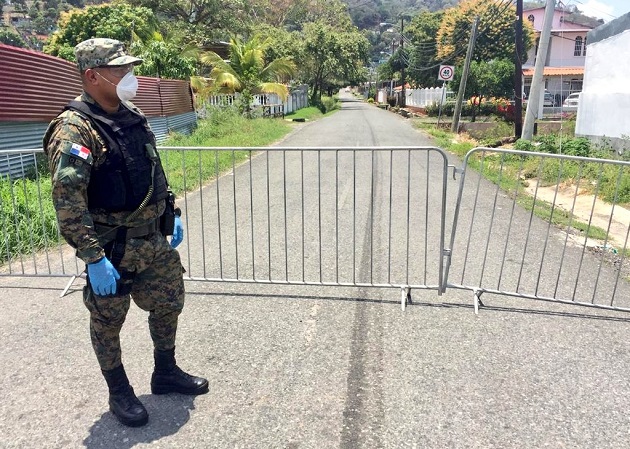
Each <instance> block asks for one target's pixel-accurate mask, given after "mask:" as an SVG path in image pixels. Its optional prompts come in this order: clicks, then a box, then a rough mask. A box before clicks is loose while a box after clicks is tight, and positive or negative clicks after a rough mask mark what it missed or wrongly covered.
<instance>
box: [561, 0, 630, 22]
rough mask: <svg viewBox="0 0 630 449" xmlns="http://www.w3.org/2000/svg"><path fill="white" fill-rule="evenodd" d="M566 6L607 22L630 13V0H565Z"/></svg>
mask: <svg viewBox="0 0 630 449" xmlns="http://www.w3.org/2000/svg"><path fill="white" fill-rule="evenodd" d="M563 3H564V4H565V5H575V6H577V8H578V9H579V10H580V11H582V12H583V13H584V14H586V15H587V16H591V17H597V18H598V19H604V21H606V22H610V21H611V20H613V19H615V18H617V17H619V16H622V15H624V14H626V13H628V12H630V1H629V0H563Z"/></svg>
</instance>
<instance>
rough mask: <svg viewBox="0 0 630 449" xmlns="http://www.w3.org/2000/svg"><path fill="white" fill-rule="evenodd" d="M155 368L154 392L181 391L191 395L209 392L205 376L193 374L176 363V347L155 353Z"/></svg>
mask: <svg viewBox="0 0 630 449" xmlns="http://www.w3.org/2000/svg"><path fill="white" fill-rule="evenodd" d="M153 357H154V359H155V370H154V371H153V375H152V376H151V392H152V393H153V394H167V393H181V394H189V395H198V394H205V393H207V392H208V381H207V380H206V379H204V378H203V377H197V376H191V375H190V374H188V373H186V372H184V371H183V370H182V369H181V368H180V367H179V366H177V363H175V348H173V349H170V350H168V351H158V350H157V349H156V350H155V351H154V353H153Z"/></svg>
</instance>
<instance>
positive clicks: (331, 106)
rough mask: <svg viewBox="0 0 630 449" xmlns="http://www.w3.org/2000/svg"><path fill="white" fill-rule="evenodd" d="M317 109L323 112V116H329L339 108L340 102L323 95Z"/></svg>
mask: <svg viewBox="0 0 630 449" xmlns="http://www.w3.org/2000/svg"><path fill="white" fill-rule="evenodd" d="M317 108H318V109H319V110H320V111H322V114H327V113H329V112H331V111H333V110H335V109H338V108H339V100H338V99H337V98H334V97H328V96H326V95H322V97H321V99H320V101H319V103H318V104H317Z"/></svg>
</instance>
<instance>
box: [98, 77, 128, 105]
mask: <svg viewBox="0 0 630 449" xmlns="http://www.w3.org/2000/svg"><path fill="white" fill-rule="evenodd" d="M96 73H97V74H98V75H99V76H100V77H101V78H103V79H104V80H105V81H107V82H108V83H109V84H111V85H112V86H116V95H118V98H120V99H121V100H122V101H129V100H131V99H133V98H134V97H135V96H136V92H137V91H138V78H136V77H135V76H134V74H133V73H131V72H128V73H127V74H126V75H125V76H123V77H122V78H121V80H120V81H119V82H118V84H114V83H112V82H111V81H110V80H108V79H107V78H105V77H104V76H103V75H101V74H100V73H98V72H96Z"/></svg>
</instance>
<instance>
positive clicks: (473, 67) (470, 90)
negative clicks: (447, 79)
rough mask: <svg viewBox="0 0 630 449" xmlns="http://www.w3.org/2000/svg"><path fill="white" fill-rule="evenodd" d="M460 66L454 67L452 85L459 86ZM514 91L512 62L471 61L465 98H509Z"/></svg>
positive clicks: (494, 60)
mask: <svg viewBox="0 0 630 449" xmlns="http://www.w3.org/2000/svg"><path fill="white" fill-rule="evenodd" d="M462 70H463V68H462V67H457V68H456V69H455V75H454V77H453V85H454V86H459V83H460V81H461V78H462ZM513 92H514V64H513V63H512V62H511V61H509V60H507V59H493V60H491V61H481V62H478V61H473V62H472V63H471V64H470V71H469V75H468V80H467V82H466V91H465V93H464V97H465V98H471V97H481V98H486V99H487V98H492V97H495V98H511V97H512V94H513Z"/></svg>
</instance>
